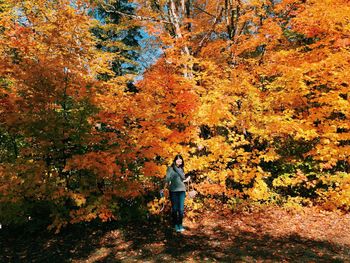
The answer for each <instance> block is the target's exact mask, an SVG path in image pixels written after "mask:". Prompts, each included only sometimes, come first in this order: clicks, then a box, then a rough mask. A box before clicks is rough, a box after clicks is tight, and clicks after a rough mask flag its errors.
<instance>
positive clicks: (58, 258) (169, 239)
mask: <svg viewBox="0 0 350 263" xmlns="http://www.w3.org/2000/svg"><path fill="white" fill-rule="evenodd" d="M184 223H185V227H186V231H185V232H184V233H181V234H180V233H175V232H174V231H173V230H172V229H171V228H170V227H169V225H168V222H167V221H157V220H149V221H148V222H145V223H130V224H119V223H110V224H104V225H100V226H98V225H94V226H90V225H85V226H79V227H70V228H69V227H68V228H66V229H64V230H63V231H61V233H59V234H56V235H55V234H49V233H47V232H45V231H41V232H40V233H32V234H30V235H29V234H28V233H23V234H20V235H11V234H9V233H7V234H3V233H2V236H0V237H1V240H0V242H1V243H0V245H1V251H2V253H1V255H0V262H50V263H53V262H74V263H78V262H79V263H80V262H350V233H349V229H350V215H349V214H341V213H336V212H326V211H322V210H319V209H317V208H305V209H303V210H299V211H287V210H285V209H281V208H275V207H265V208H264V209H259V210H253V211H243V210H242V211H236V212H229V211H222V210H219V211H207V212H203V213H202V214H201V215H200V216H199V217H198V218H197V219H196V220H195V221H193V222H192V221H190V220H188V219H185V222H184ZM0 231H1V230H0ZM0 234H1V233H0Z"/></svg>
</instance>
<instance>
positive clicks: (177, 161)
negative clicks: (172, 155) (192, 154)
mask: <svg viewBox="0 0 350 263" xmlns="http://www.w3.org/2000/svg"><path fill="white" fill-rule="evenodd" d="M175 164H176V166H180V165H181V164H182V160H181V159H180V158H177V159H176V161H175Z"/></svg>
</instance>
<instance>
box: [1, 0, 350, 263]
mask: <svg viewBox="0 0 350 263" xmlns="http://www.w3.org/2000/svg"><path fill="white" fill-rule="evenodd" d="M349 51H350V3H349V1H348V0H324V1H318V0H216V1H214V0H0V226H1V228H2V229H3V231H7V230H6V229H22V228H25V229H27V231H29V232H30V233H34V232H35V231H39V229H42V228H44V229H46V230H45V231H48V233H51V234H52V235H53V237H54V236H55V235H56V236H62V235H64V234H62V233H67V229H70V228H72V227H73V228H74V227H78V228H79V229H80V227H82V226H87V225H89V224H90V225H91V224H94V227H96V225H97V226H99V227H101V228H106V227H107V228H108V229H109V230H110V227H111V225H113V224H122V225H124V224H125V225H126V226H127V227H132V226H135V225H137V224H141V225H142V224H143V223H140V222H153V223H154V222H156V224H157V225H162V227H165V230H164V231H169V230H167V228H166V225H167V224H168V221H167V214H168V212H169V211H170V209H171V208H170V201H169V198H168V193H167V192H166V193H165V197H160V196H159V191H160V190H161V188H162V185H163V181H164V178H165V175H166V171H167V167H168V166H169V165H170V164H171V162H172V161H173V158H174V157H175V156H176V155H177V154H181V155H182V156H183V159H184V164H185V167H184V169H185V173H186V175H190V176H191V187H192V188H193V189H195V190H196V191H197V195H196V197H195V198H186V201H185V202H186V203H185V205H186V209H185V210H186V211H185V218H186V220H188V221H187V222H188V225H189V226H190V225H191V224H192V225H193V226H195V225H198V224H199V223H198V222H200V221H201V222H202V221H203V220H204V215H206V214H207V213H208V214H207V216H206V218H207V219H208V222H209V221H210V218H211V219H212V223H213V222H214V223H215V222H218V221H217V220H216V219H215V218H214V219H213V216H214V215H215V213H221V214H222V216H223V217H222V219H220V220H222V221H224V223H223V225H224V226H225V227H226V228H225V227H223V228H222V229H221V232H222V233H221V234H222V235H224V234H225V233H229V231H230V230H228V229H227V226H230V224H233V226H234V225H235V223H232V222H236V223H237V222H238V221H239V222H245V223H246V222H248V221H249V220H251V222H252V224H255V223H256V222H258V221H259V220H262V221H263V222H265V223H266V222H273V224H277V223H276V222H277V221H278V222H280V221H279V220H280V218H281V217H285V218H286V220H287V221H288V220H289V223H290V222H292V221H293V220H296V222H297V221H298V220H297V219H296V218H294V217H293V216H295V215H296V214H298V213H301V214H302V215H303V216H308V217H307V218H306V219H305V220H300V221H302V222H304V223H305V222H315V225H316V224H317V223H321V222H322V218H323V219H324V220H325V221H323V223H324V222H326V221H327V220H328V219H329V220H330V222H335V221H336V222H342V223H339V224H337V223H334V224H335V225H333V226H332V227H335V228H336V230H334V231H338V232H336V233H341V232H342V227H343V228H344V227H346V226H349V227H350V214H349V212H350V154H349V153H350V122H349V119H350V107H349V106H350V89H349V85H350V74H349V72H350V52H349ZM248 214H249V215H250V216H253V218H254V219H253V218H252V217H249V218H248ZM322 215H323V216H322ZM231 216H240V219H239V220H238V219H237V218H235V219H234V218H233V219H232V220H231V221H230V217H231ZM246 217H247V218H246ZM310 217H312V218H314V217H315V218H317V219H315V221H312V220H311V219H310ZM267 218H269V219H267ZM287 218H289V219H287ZM291 218H293V219H291ZM320 218H321V219H320ZM326 218H328V219H327V220H326ZM235 220H236V221H235ZM237 220H238V221H237ZM308 220H311V221H308ZM136 221H137V222H136ZM300 221H298V223H300ZM220 222H221V221H220ZM293 222H294V221H293ZM327 222H328V221H327ZM265 223H262V225H263V227H262V228H261V231H264V233H270V232H269V231H270V230H271V229H274V228H276V229H277V228H278V226H271V227H270V228H269V226H268V225H264V224H265ZM280 223H281V224H284V223H285V222H284V223H282V222H280ZM208 224H209V223H208ZM237 224H238V223H237ZM330 224H331V223H330ZM340 224H341V225H340ZM204 225H205V222H204ZM248 225H249V224H248ZM311 225H313V224H312V223H310V226H311ZM315 225H314V227H316V228H317V227H319V230H320V232H319V233H321V232H322V230H321V229H327V227H326V228H325V227H324V226H322V225H321V224H320V225H319V226H315ZM287 227H288V228H289V229H290V228H293V226H291V225H289V226H286V228H287ZM247 228H249V226H247V227H246V228H244V231H248V232H249V230H247ZM307 228H308V227H306V228H305V229H304V230H305V231H304V232H305V235H307V236H308V238H310V240H311V239H314V240H319V236H317V235H316V236H317V238H316V237H315V236H314V235H313V234H310V233H311V230H310V231H307ZM28 229H29V230H28ZM113 229H114V228H113ZM345 229H346V228H345ZM294 230H295V229H294ZM40 231H41V230H40ZM113 231H118V230H113ZM113 231H112V232H108V233H109V235H111V233H114V234H115V232H113ZM132 231H136V230H135V229H133V230H130V229H128V230H127V231H126V232H125V233H132ZM140 231H141V230H140ZM142 231H147V230H145V229H143V230H142ZM196 231H199V230H198V229H197V230H196ZM299 231H300V228H299V230H298V229H297V230H295V232H296V233H298V232H299ZM0 232H1V229H0ZM287 232H288V231H287ZM304 232H303V231H301V233H304ZM77 233H78V232H77ZM118 233H119V232H118ZM51 234H50V235H51ZM90 234H91V233H90ZM280 234H281V233H279V232H278V233H277V234H276V233H274V234H271V235H275V236H274V237H276V236H279V235H280ZM86 235H87V234H86ZM118 235H119V234H118ZM130 235H131V234H130ZM169 235H173V234H172V233H168V232H166V233H165V237H164V238H169ZM310 235H311V236H310ZM343 235H345V233H343ZM196 237H197V238H198V239H197V240H196V241H194V240H195V239H194V236H187V239H186V242H185V241H184V244H187V245H189V246H190V247H191V244H192V243H191V242H192V241H193V242H197V241H198V242H201V241H200V240H202V239H201V238H204V237H203V236H201V238H199V237H198V235H197V236H196ZM338 237H339V236H338ZM343 237H344V238H343V240H341V242H340V243H341V244H342V247H341V248H339V247H338V248H337V249H338V250H337V249H335V248H334V249H335V250H334V251H336V252H334V251H326V252H325V251H324V250H325V249H326V248H327V247H328V245H322V246H321V247H322V249H321V248H318V252H317V253H316V252H315V253H316V254H313V255H314V257H312V256H310V258H304V261H303V260H302V261H300V262H333V261H334V262H346V261H347V260H349V261H350V236H349V235H347V236H343ZM76 238H77V240H75V241H76V242H78V239H79V238H78V237H76ZM105 238H106V237H105ZM128 238H129V239H130V240H134V238H136V234H135V237H131V236H128ZM175 238H176V240H177V242H180V241H179V240H178V238H180V239H181V237H177V236H176V237H175ZM191 238H192V239H191ZM332 238H333V237H332ZM204 239H205V238H204ZM243 239H244V238H243ZM326 239H327V237H326ZM340 239H341V238H340ZM68 240H69V239H68ZM68 240H67V242H68ZM218 240H219V239H218ZM253 240H254V238H251V239H250V238H248V236H247V235H246V236H245V239H244V240H241V241H242V242H241V243H244V242H246V243H249V242H253ZM288 240H289V239H288ZM293 240H294V239H292V240H289V241H290V242H293ZM297 240H299V239H297ZM344 240H345V241H344ZM275 241H276V240H275ZM289 241H276V242H277V243H278V242H282V243H283V242H285V243H288V242H289ZM294 241H295V240H294ZM299 241H300V240H299ZM328 241H329V240H328ZM331 241H332V242H335V243H336V241H334V240H333V239H332V240H331ZM331 241H329V242H331ZM138 242H141V244H143V245H146V243H142V241H141V240H139V241H138ZM143 242H145V241H143ZM157 242H158V243H159V242H160V241H159V240H158V241H157ZM174 242H175V241H174ZM177 242H175V243H174V244H173V246H176V244H177ZM217 242H220V241H217ZM221 242H222V243H225V242H228V241H227V240H226V241H223V240H222V241H221ZM310 242H311V241H310ZM315 242H316V241H315ZM0 243H1V245H4V244H3V242H1V241H0ZM180 243H181V242H180ZM241 243H239V244H240V245H241ZM262 244H264V240H260V243H255V246H253V245H252V246H253V247H256V246H258V247H259V246H260V245H262ZM283 244H284V243H283ZM298 244H299V245H300V246H304V249H305V247H310V246H312V245H310V244H309V243H307V242H306V241H305V242H304V243H303V242H301V241H300V242H299V243H298ZM226 245H227V246H230V245H229V244H226ZM270 245H271V246H276V245H274V244H272V243H271V244H270ZM345 245H346V246H345ZM197 246H198V244H197ZM154 249H155V250H154V251H156V250H157V249H159V247H157V248H154ZM177 249H178V250H177V252H176V253H180V254H181V253H184V251H185V250H186V249H185V248H184V247H180V248H177ZM275 249H276V251H277V248H276V247H275ZM68 250H69V249H67V250H66V252H67V251H68ZM320 250H322V251H323V252H320ZM5 251H7V250H6V249H5ZM103 251H105V250H103ZM150 251H153V250H152V249H150ZM154 251H153V252H152V253H154ZM186 251H187V250H186ZM339 251H341V252H339ZM187 252H188V251H187ZM260 252H261V251H260ZM67 253H68V252H67ZM81 253H82V252H81ZM101 253H102V254H103V253H107V252H101ZM152 253H151V254H152ZM162 253H163V252H162ZM174 253H175V252H174ZM176 253H175V254H171V255H170V258H168V259H166V258H164V257H160V258H162V260H165V261H166V262H168V261H169V262H174V261H176V260H179V262H184V261H186V260H187V261H186V262H193V261H191V260H194V261H195V262H197V261H198V262H202V261H207V260H208V262H216V261H225V262H261V261H255V260H263V261H264V260H272V261H269V262H298V260H297V259H298V258H293V256H291V255H292V254H293V253H294V252H293V253H292V252H290V253H292V254H278V255H277V256H276V254H273V255H272V254H271V255H270V254H269V256H265V257H264V256H261V255H260V256H259V255H258V254H259V253H257V254H249V253H248V254H249V255H247V253H246V250H245V249H243V250H242V249H241V250H240V253H241V254H239V255H240V257H234V256H233V255H231V256H229V257H225V256H222V255H221V256H220V255H217V254H215V255H214V254H211V255H207V256H204V257H200V258H196V257H195V256H193V258H192V259H191V260H190V259H189V258H187V257H185V258H178V257H176V256H174V255H176ZM218 253H219V252H218ZM220 253H224V254H225V253H226V252H222V251H221V252H220ZM309 253H311V252H310V251H309ZM312 253H314V252H312ZM320 253H321V254H320ZM327 253H328V254H327ZM337 253H338V254H337ZM339 253H340V254H342V255H341V256H339ZM5 254H6V253H5ZM226 254H227V253H226ZM335 254H337V257H336V258H332V256H334V255H335ZM161 255H163V254H161ZM293 255H294V254H293ZM322 255H327V256H329V257H328V258H326V257H322ZM331 255H332V256H331ZM95 256H96V255H95ZM197 256H198V255H197ZM200 256H202V254H201V255H200ZM236 256H237V255H236ZM15 258H16V256H13V257H12V258H11V256H9V257H8V258H3V260H4V262H7V261H6V260H10V261H9V262H11V259H12V262H17V261H16V260H15ZM150 258H151V256H150ZM299 259H300V258H299ZM27 260H28V262H32V261H31V260H33V259H30V258H27ZM65 260H66V261H65ZM65 260H62V261H59V262H72V261H71V259H70V260H68V259H65ZM80 260H82V257H81V258H80ZM99 260H100V261H99ZM101 260H102V259H98V258H95V259H93V258H90V259H89V260H87V261H84V262H107V261H108V259H106V258H105V260H106V261H101ZM109 260H111V261H108V262H124V261H123V259H119V260H121V261H117V260H116V258H114V259H113V260H115V261H113V260H112V259H111V258H109ZM138 260H139V261H140V262H144V261H145V260H146V258H143V259H141V258H138ZM167 260H168V261H167ZM230 260H232V261H230ZM240 260H241V261H240ZM274 260H275V261H274ZM284 260H286V261H284ZM293 260H296V261H293ZM309 260H310V261H309ZM18 261H19V262H27V261H25V260H24V259H22V261H21V260H19V259H18ZM39 261H40V260H39ZM39 261H35V262H39ZM40 262H46V261H45V260H44V259H41V261H40ZM73 262H83V261H73ZM125 262H134V261H131V260H130V261H128V260H125ZM154 262H158V261H154Z"/></svg>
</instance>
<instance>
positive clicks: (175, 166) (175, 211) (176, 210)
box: [165, 154, 190, 232]
mask: <svg viewBox="0 0 350 263" xmlns="http://www.w3.org/2000/svg"><path fill="white" fill-rule="evenodd" d="M184 166H185V164H184V160H183V158H182V156H181V155H180V154H178V155H176V156H175V158H174V161H173V163H172V164H171V166H169V167H168V169H167V172H166V177H165V187H167V186H168V187H169V195H170V201H171V215H172V219H173V224H174V226H175V231H176V232H182V231H184V230H185V229H184V227H183V225H182V220H183V216H184V206H185V197H186V186H185V182H188V181H189V180H190V176H188V177H187V178H186V176H185V173H184Z"/></svg>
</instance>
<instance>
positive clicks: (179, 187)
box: [165, 166, 186, 192]
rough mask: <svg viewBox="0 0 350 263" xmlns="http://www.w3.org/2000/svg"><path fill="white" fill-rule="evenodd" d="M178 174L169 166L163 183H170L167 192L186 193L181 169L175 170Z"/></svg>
mask: <svg viewBox="0 0 350 263" xmlns="http://www.w3.org/2000/svg"><path fill="white" fill-rule="evenodd" d="M177 170H178V172H176V171H175V170H174V168H173V167H171V166H169V167H168V169H167V171H166V177H165V181H166V182H167V183H170V186H169V191H171V192H180V191H186V186H185V183H184V182H183V180H185V179H186V177H185V174H184V172H183V170H182V169H181V168H177Z"/></svg>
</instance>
